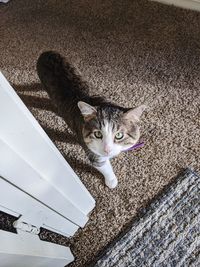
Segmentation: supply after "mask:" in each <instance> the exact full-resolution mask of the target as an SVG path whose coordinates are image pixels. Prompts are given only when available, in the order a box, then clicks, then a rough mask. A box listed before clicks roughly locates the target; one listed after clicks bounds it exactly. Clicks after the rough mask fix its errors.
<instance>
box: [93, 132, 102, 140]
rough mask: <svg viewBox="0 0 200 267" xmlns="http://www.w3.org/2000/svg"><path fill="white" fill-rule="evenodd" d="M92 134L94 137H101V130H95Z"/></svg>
mask: <svg viewBox="0 0 200 267" xmlns="http://www.w3.org/2000/svg"><path fill="white" fill-rule="evenodd" d="M94 136H95V137H96V138H98V139H101V138H102V137H103V135H102V133H101V131H95V132H94Z"/></svg>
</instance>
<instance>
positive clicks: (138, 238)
mask: <svg viewBox="0 0 200 267" xmlns="http://www.w3.org/2000/svg"><path fill="white" fill-rule="evenodd" d="M199 265H200V177H199V176H198V175H197V174H195V173H193V172H192V171H190V170H187V171H185V173H183V174H182V175H180V176H179V177H178V179H177V181H176V182H175V183H173V184H172V185H171V187H170V188H169V189H168V190H167V192H166V193H165V194H164V195H163V196H162V197H160V198H159V199H157V200H156V201H154V202H153V203H152V204H151V205H150V207H148V210H145V209H144V210H143V216H142V217H141V218H140V219H139V220H137V221H135V222H134V223H133V224H132V225H131V228H130V229H129V230H128V231H127V232H126V233H124V235H122V236H121V237H120V238H118V240H116V241H115V242H114V243H113V244H112V245H110V246H109V247H108V248H107V249H106V251H105V253H104V255H103V256H101V257H100V258H99V259H98V260H97V262H96V263H95V264H92V265H90V266H93V267H114V266H115V267H139V266H152V267H157V266H160V267H161V266H177V267H178V266H182V267H184V266H199Z"/></svg>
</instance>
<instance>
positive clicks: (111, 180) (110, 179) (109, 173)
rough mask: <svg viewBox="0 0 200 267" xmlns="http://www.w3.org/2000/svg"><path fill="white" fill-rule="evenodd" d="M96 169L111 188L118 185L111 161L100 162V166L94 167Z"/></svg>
mask: <svg viewBox="0 0 200 267" xmlns="http://www.w3.org/2000/svg"><path fill="white" fill-rule="evenodd" d="M94 167H95V168H96V169H97V170H98V171H99V172H101V173H102V174H103V176H104V178H105V184H106V185H107V186H108V187H109V188H115V187H116V186H117V184H118V181H117V177H116V176H115V174H114V172H113V168H112V165H111V163H110V161H109V159H106V160H105V161H102V162H100V164H98V165H96V166H95V165H94Z"/></svg>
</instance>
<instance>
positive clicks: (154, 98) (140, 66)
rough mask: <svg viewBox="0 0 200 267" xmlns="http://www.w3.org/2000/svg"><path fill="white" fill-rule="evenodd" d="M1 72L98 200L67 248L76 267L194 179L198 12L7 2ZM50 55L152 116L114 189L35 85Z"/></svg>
mask: <svg viewBox="0 0 200 267" xmlns="http://www.w3.org/2000/svg"><path fill="white" fill-rule="evenodd" d="M0 17H1V23H0V32H1V34H0V36H1V37H0V68H1V70H2V72H3V74H4V75H5V76H6V78H7V79H8V80H9V81H10V82H11V84H12V85H13V87H14V88H15V90H16V92H17V93H18V95H19V96H20V97H21V98H22V100H23V101H24V103H25V104H26V105H27V107H28V108H29V110H30V111H31V112H32V113H33V115H34V116H35V118H36V119H37V120H38V121H39V123H40V124H41V126H42V127H43V128H44V130H45V131H46V133H47V134H48V135H49V137H50V138H51V139H52V141H53V142H54V143H55V144H56V146H57V147H58V149H59V150H60V151H61V153H62V154H63V156H64V157H65V158H66V160H67V161H68V162H69V164H70V165H71V166H72V168H73V169H74V170H75V172H76V173H77V174H78V175H79V177H80V179H81V180H82V182H83V183H84V185H85V186H86V187H87V189H88V190H89V191H90V193H91V194H92V195H93V197H94V198H95V199H96V208H95V209H94V211H93V212H92V214H91V216H90V220H89V222H88V223H87V225H86V227H85V228H84V229H80V230H79V231H78V233H77V234H76V235H75V237H74V238H73V239H71V240H70V241H69V240H67V239H66V238H64V237H62V238H61V237H60V236H58V235H55V234H52V233H49V232H47V231H44V232H43V233H42V235H41V236H42V238H43V239H45V240H51V241H53V242H56V243H59V244H62V245H65V244H68V242H70V243H71V249H72V252H73V253H74V254H75V256H76V261H75V262H74V263H73V264H72V266H73V267H75V266H76V267H80V266H81V267H82V266H84V264H86V266H87V262H88V261H90V260H92V259H93V258H94V257H95V255H96V254H97V252H98V251H100V250H101V249H102V248H103V247H104V246H105V245H106V244H108V243H109V242H110V241H111V240H112V239H113V238H114V237H115V236H116V235H117V234H118V233H119V232H120V231H121V230H122V229H123V228H124V227H125V225H126V224H128V223H129V221H130V220H131V219H132V218H133V217H134V216H135V215H136V214H137V211H138V209H140V208H141V207H144V206H146V204H147V203H148V202H149V201H150V199H152V198H153V197H154V196H155V195H156V194H157V193H158V192H159V191H160V190H161V189H162V188H163V187H164V186H165V185H166V184H168V183H169V182H170V181H171V179H172V178H173V177H174V176H176V174H177V173H178V172H179V171H180V169H182V168H185V167H186V166H190V167H191V168H194V169H196V170H197V171H199V170H200V144H199V136H200V110H199V103H200V92H199V88H200V13H197V12H193V11H187V10H182V9H178V8H174V7H170V6H165V5H162V4H159V3H154V2H151V1H146V0H135V1H134V0H119V1H114V0H108V1H103V0H84V1H80V0H73V1H71V0H68V1H66V0H60V1H56V0H47V1H42V0H35V1H23V0H12V1H10V2H9V3H8V4H6V5H3V4H1V5H0ZM49 49H53V50H56V51H58V52H60V53H62V54H63V55H65V56H66V57H67V58H68V60H69V62H71V63H72V64H73V65H74V66H75V67H76V68H77V69H78V70H79V72H80V74H81V75H82V77H83V79H84V80H86V81H88V83H89V86H90V92H91V94H100V95H104V96H105V97H107V98H108V99H111V100H112V101H114V102H116V103H118V104H120V105H124V106H128V107H135V106H137V105H140V104H142V103H144V102H146V103H147V104H149V109H148V110H147V112H146V113H145V114H144V116H143V120H142V123H141V126H142V129H141V130H142V135H143V136H142V137H143V140H144V141H145V146H144V147H143V148H141V149H139V150H137V151H136V150H135V151H130V152H126V153H122V154H121V155H120V156H119V157H117V158H115V159H113V161H112V164H113V168H114V171H115V173H116V175H117V176H118V178H119V186H118V187H117V188H116V189H114V190H112V191H111V190H109V189H108V188H106V187H105V185H104V182H103V179H102V177H101V175H100V174H98V173H97V172H96V171H95V170H94V169H93V168H91V167H90V166H89V165H88V161H87V159H86V158H85V155H84V152H83V150H82V149H81V147H80V146H79V145H78V144H77V142H76V140H74V138H73V135H72V133H71V132H70V131H69V129H68V127H67V125H66V124H65V123H64V121H63V120H62V119H61V118H60V117H58V116H57V115H56V114H55V112H54V108H53V106H52V103H51V101H50V100H49V98H48V97H47V94H46V93H45V91H44V90H43V88H42V86H41V85H40V83H39V79H38V77H37V74H36V61H37V58H38V56H39V55H40V53H41V52H43V51H45V50H49Z"/></svg>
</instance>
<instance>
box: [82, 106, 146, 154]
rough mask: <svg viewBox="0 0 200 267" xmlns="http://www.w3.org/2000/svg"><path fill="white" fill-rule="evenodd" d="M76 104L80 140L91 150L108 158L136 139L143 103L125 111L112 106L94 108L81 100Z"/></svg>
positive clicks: (135, 141)
mask: <svg viewBox="0 0 200 267" xmlns="http://www.w3.org/2000/svg"><path fill="white" fill-rule="evenodd" d="M78 107H79V109H80V111H81V113H82V115H83V117H84V120H85V124H84V127H83V139H84V141H85V144H86V145H87V146H88V148H89V149H90V150H91V151H92V152H93V153H95V154H97V155H99V156H102V157H108V158H112V157H114V156H117V155H118V154H119V153H120V152H121V151H124V150H126V149H128V148H130V147H132V146H133V145H135V144H136V143H137V142H138V140H139V138H140V129H139V119H140V116H141V114H142V112H143V111H144V109H145V106H144V105H142V106H140V107H138V108H135V109H131V110H129V111H127V112H125V113H124V112H123V111H121V110H120V109H118V108H116V107H112V106H106V107H101V108H95V107H92V106H90V105H89V104H87V103H85V102H79V103H78Z"/></svg>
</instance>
